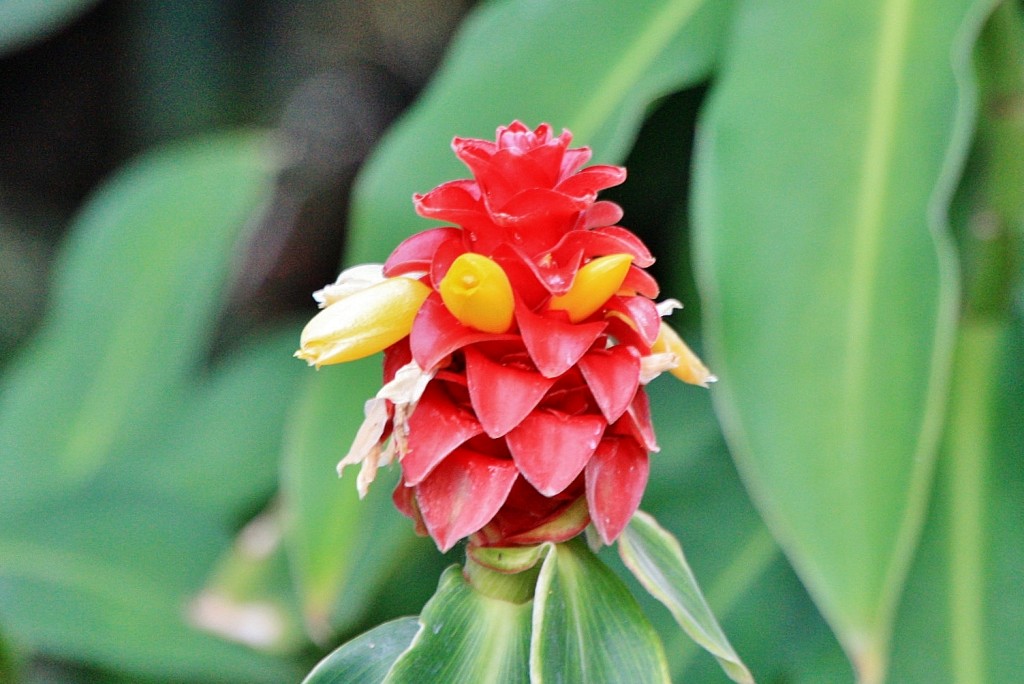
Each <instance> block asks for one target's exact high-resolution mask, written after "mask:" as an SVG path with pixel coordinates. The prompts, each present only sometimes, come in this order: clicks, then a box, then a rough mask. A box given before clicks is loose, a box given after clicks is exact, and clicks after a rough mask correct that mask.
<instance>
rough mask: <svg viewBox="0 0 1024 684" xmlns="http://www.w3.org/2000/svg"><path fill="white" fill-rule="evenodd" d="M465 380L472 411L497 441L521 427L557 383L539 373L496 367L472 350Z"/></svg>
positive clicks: (469, 353) (468, 357)
mask: <svg viewBox="0 0 1024 684" xmlns="http://www.w3.org/2000/svg"><path fill="white" fill-rule="evenodd" d="M466 377H467V379H468V381H469V396H470V398H471V400H472V402H473V410H474V411H476V415H477V418H479V419H480V424H481V425H483V429H484V431H485V432H487V434H488V435H489V436H490V437H494V438H497V437H501V436H503V435H504V434H505V433H507V432H508V431H509V430H511V429H512V428H514V427H515V426H517V425H519V423H521V422H522V420H523V419H524V418H526V416H528V415H530V412H531V411H532V410H533V409H534V408H535V407H536V406H537V403H538V402H539V401H540V400H541V399H542V398H543V397H544V394H545V393H546V392H547V391H548V389H550V388H551V385H553V384H554V383H555V379H554V378H545V377H544V376H543V375H541V374H540V373H535V372H532V371H528V370H523V369H520V368H514V367H511V366H504V365H502V364H500V363H495V362H494V361H491V360H490V359H489V358H487V357H486V356H484V355H483V354H482V353H481V352H479V351H477V350H476V349H474V348H472V347H467V348H466Z"/></svg>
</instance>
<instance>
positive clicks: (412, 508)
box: [391, 480, 429, 537]
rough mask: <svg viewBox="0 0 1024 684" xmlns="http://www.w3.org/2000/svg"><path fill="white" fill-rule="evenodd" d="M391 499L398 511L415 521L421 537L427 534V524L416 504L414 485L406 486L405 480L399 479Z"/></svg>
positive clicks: (417, 532) (417, 531)
mask: <svg viewBox="0 0 1024 684" xmlns="http://www.w3.org/2000/svg"><path fill="white" fill-rule="evenodd" d="M391 500H392V501H393V502H394V504H395V508H397V509H398V512H399V513H401V514H402V515H404V516H405V517H406V518H409V519H410V520H412V521H413V523H415V526H416V527H415V529H416V534H418V535H420V536H421V537H425V536H427V534H429V533H428V532H427V526H426V525H424V524H423V516H422V515H420V508H419V506H418V505H417V504H416V493H415V492H414V491H413V488H412V487H406V486H405V481H404V480H399V481H398V485H396V486H395V490H394V491H393V492H391Z"/></svg>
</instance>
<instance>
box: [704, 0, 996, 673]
mask: <svg viewBox="0 0 1024 684" xmlns="http://www.w3.org/2000/svg"><path fill="white" fill-rule="evenodd" d="M989 4H990V3H988V2H981V1H979V2H970V1H968V0H946V1H943V2H938V3H928V4H925V3H913V2H910V1H904V0H899V1H894V2H880V1H876V2H868V3H863V2H852V1H850V2H838V3H827V4H821V3H815V2H808V1H801V2H790V1H788V0H786V1H782V0H778V1H772V2H749V3H747V4H746V5H745V6H744V8H743V10H742V11H740V13H739V17H738V21H737V26H736V31H735V34H734V40H733V42H732V43H731V45H732V46H733V47H734V49H733V50H732V51H731V52H730V54H729V60H728V63H727V64H726V65H725V66H724V74H723V78H722V80H721V81H720V82H719V83H718V84H717V87H716V90H715V92H714V95H713V97H712V101H711V103H710V106H709V107H708V109H707V110H706V112H705V116H704V117H703V121H702V124H701V138H700V140H699V147H698V156H697V159H696V170H697V186H696V194H695V197H696V210H695V217H696V221H697V229H698V235H697V246H698V249H699V254H698V265H699V270H700V272H699V275H700V282H701V285H702V288H703V292H704V294H705V295H706V303H705V307H706V308H705V313H706V321H707V325H708V334H709V337H710V343H711V344H710V346H711V351H712V354H711V362H712V366H713V367H714V369H715V372H716V373H717V374H718V375H719V376H720V377H721V378H722V383H721V384H720V386H718V387H716V388H715V390H714V394H715V397H716V399H717V400H718V403H717V408H718V409H719V412H720V415H721V417H722V419H723V423H724V426H725V429H726V433H727V436H728V438H729V440H730V443H731V446H732V448H733V451H734V453H735V455H736V458H737V460H738V462H739V464H740V466H741V470H742V472H743V474H744V475H745V479H746V481H747V483H748V485H749V487H750V489H751V491H752V493H753V495H754V497H755V498H756V499H757V501H758V503H759V505H760V507H761V509H762V511H763V513H764V515H765V517H766V518H767V520H768V522H769V524H770V526H771V527H772V529H773V531H774V532H775V534H776V535H777V537H778V539H779V540H780V542H781V543H782V545H783V547H784V548H785V549H786V552H787V554H788V555H789V557H790V558H791V559H792V561H793V563H794V565H795V567H796V569H797V571H798V572H799V573H800V575H801V577H802V578H803V579H804V581H805V583H806V584H807V586H808V588H809V589H810V591H811V593H812V594H813V595H814V596H815V598H816V600H817V602H818V604H819V605H820V606H821V608H822V611H823V612H824V614H825V616H826V617H827V619H828V620H829V622H830V623H831V624H832V626H833V628H834V629H835V630H836V632H837V634H838V635H839V637H840V640H841V641H842V642H843V644H844V647H845V648H846V650H847V652H848V653H849V654H850V656H851V658H852V659H853V661H854V662H855V665H856V667H857V669H858V671H859V675H860V677H861V678H862V680H863V681H877V680H878V679H879V678H880V677H882V676H883V673H884V670H885V661H886V650H887V642H888V637H889V632H890V624H891V619H892V614H893V609H894V605H895V601H896V599H897V597H898V595H899V589H900V586H901V583H902V579H903V577H904V575H905V571H906V567H907V565H908V563H909V560H910V557H911V553H912V551H913V548H914V543H915V539H916V536H917V532H918V528H919V526H920V521H921V517H922V513H923V509H924V503H925V495H926V492H927V485H928V477H929V475H930V472H931V464H932V462H933V458H934V451H935V445H936V440H937V434H938V427H939V425H940V420H939V419H940V418H941V412H942V399H943V392H944V386H945V377H946V375H947V372H946V370H947V366H948V359H949V355H950V347H951V339H952V335H951V333H952V330H953V327H952V313H953V306H954V305H955V299H956V279H955V273H954V271H953V270H952V261H951V259H950V253H949V248H948V244H947V240H946V237H945V234H944V228H945V227H944V225H943V221H942V220H941V217H942V215H943V214H942V207H943V206H944V205H945V203H946V202H948V200H949V193H950V190H951V185H952V184H951V181H952V179H953V175H954V174H955V173H956V171H957V163H955V162H958V161H959V160H960V159H961V158H962V156H963V154H964V151H965V146H966V143H967V140H968V137H969V131H968V130H967V129H966V126H965V123H967V122H968V121H969V114H968V112H969V106H970V98H969V97H967V98H965V97H964V95H963V93H962V92H961V90H960V88H959V87H958V83H957V80H956V78H955V74H954V69H953V67H952V66H951V64H950V54H951V51H952V50H953V47H954V46H956V47H957V48H958V49H957V51H956V54H957V55H958V56H963V55H964V54H965V53H964V49H963V48H964V46H965V44H966V42H965V41H966V39H967V38H969V37H970V35H971V32H970V31H964V27H965V24H974V25H976V24H977V23H978V22H979V21H980V18H981V14H982V10H983V9H984V7H985V6H987V5H989ZM808 25H813V26H814V27H815V30H813V31H809V30H807V26H808ZM965 37H966V38H965ZM766 64H771V65H772V68H771V69H766V68H765V65H766Z"/></svg>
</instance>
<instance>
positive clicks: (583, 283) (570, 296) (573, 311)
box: [549, 254, 633, 323]
mask: <svg viewBox="0 0 1024 684" xmlns="http://www.w3.org/2000/svg"><path fill="white" fill-rule="evenodd" d="M631 263H633V257H631V256H630V255H628V254H611V255H609V256H603V257H598V258H597V259H594V260H593V261H591V262H590V263H588V264H586V265H585V266H583V267H582V268H581V269H580V270H579V271H578V272H577V273H576V277H575V278H574V279H573V281H572V287H570V288H569V291H568V292H566V293H565V294H563V295H557V296H555V297H552V298H551V303H550V304H549V308H551V309H554V310H556V311H565V312H566V313H568V314H569V320H570V321H572V322H573V323H579V322H580V321H582V320H583V319H585V318H587V317H588V316H590V315H591V314H593V313H594V312H595V311H597V310H598V309H600V308H601V307H602V306H603V305H604V303H605V302H607V301H608V298H609V297H611V296H612V295H613V294H615V293H616V292H618V291H619V288H620V287H622V281H624V280H625V279H626V274H627V273H629V265H630V264H631Z"/></svg>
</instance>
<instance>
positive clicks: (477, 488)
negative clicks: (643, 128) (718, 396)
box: [296, 121, 714, 551]
mask: <svg viewBox="0 0 1024 684" xmlns="http://www.w3.org/2000/svg"><path fill="white" fill-rule="evenodd" d="M571 137H572V136H571V135H570V133H569V132H568V131H563V132H562V133H561V135H559V136H557V137H555V136H552V132H551V128H550V126H548V125H547V124H541V125H540V126H538V127H537V128H536V129H534V130H530V129H529V128H528V127H527V126H525V125H523V124H522V123H520V122H518V121H514V122H512V123H511V124H510V125H508V126H503V127H501V128H499V129H498V131H497V137H496V140H495V141H493V142H492V141H487V140H476V139H463V138H456V139H455V140H454V142H453V144H452V147H453V149H454V150H455V154H456V155H457V156H458V158H459V159H460V160H462V161H463V162H464V163H465V164H466V166H468V167H469V169H470V171H471V172H472V175H473V178H472V179H467V180H455V181H450V182H448V183H444V184H442V185H440V186H438V187H437V188H434V189H433V190H431V191H430V192H428V193H426V194H423V195H415V196H414V197H413V202H414V204H415V207H416V211H417V212H418V213H419V214H420V215H421V216H424V217H426V218H431V219H438V220H440V221H443V222H445V223H447V224H450V225H447V226H445V227H441V228H432V229H429V230H425V231H423V232H421V233H418V234H416V235H413V236H412V237H410V238H408V239H407V240H405V241H404V242H402V243H401V244H400V245H398V247H396V248H395V250H394V251H393V252H392V253H391V256H390V257H388V259H387V261H386V262H385V263H384V264H383V266H359V267H356V268H353V269H348V270H346V271H344V272H343V273H342V274H341V276H339V278H338V282H336V283H334V284H333V285H329V286H327V287H326V288H324V289H323V290H321V291H320V292H318V293H316V295H314V297H315V298H316V299H317V301H318V302H319V303H320V304H321V306H322V307H324V308H323V310H322V311H321V312H320V313H319V314H318V315H317V316H316V317H314V318H313V319H312V320H311V321H310V322H309V324H308V325H307V326H306V329H305V330H304V331H303V334H302V339H301V349H300V350H299V351H298V352H296V356H298V357H300V358H302V359H305V360H306V361H308V362H309V363H310V364H311V365H316V366H321V365H328V364H332V363H340V362H344V361H349V360H353V359H356V358H361V357H364V356H368V355H370V354H374V353H376V352H378V351H383V352H384V363H383V376H384V377H383V380H384V386H383V387H382V389H381V391H380V392H378V394H377V396H376V397H374V398H372V399H370V400H369V401H368V402H367V403H366V409H365V410H366V420H365V422H364V424H363V426H362V428H361V429H360V430H359V433H358V434H357V436H356V439H355V442H354V444H353V446H352V449H351V450H350V451H349V453H348V454H347V455H346V456H345V458H344V459H342V461H341V463H340V464H339V471H340V469H341V468H343V467H344V466H347V465H350V464H355V463H361V464H362V472H361V473H360V477H359V480H358V487H359V489H360V493H361V494H363V493H365V491H366V488H367V487H368V486H369V484H370V482H371V481H372V480H373V475H374V474H375V473H376V470H377V468H378V467H380V466H381V465H386V464H388V463H391V462H393V461H398V462H399V463H400V464H401V481H400V482H399V485H398V487H397V489H396V490H395V492H394V501H395V504H396V506H397V507H398V508H399V510H401V511H402V512H403V513H404V514H405V515H407V516H408V517H410V518H411V519H412V520H413V521H415V523H416V526H417V530H418V531H420V532H421V533H425V534H429V535H430V536H431V537H433V538H434V540H435V542H436V543H437V545H438V547H439V548H440V549H441V550H442V551H446V550H448V549H449V548H451V547H452V546H453V545H454V544H455V543H456V542H458V541H459V540H460V539H463V538H467V537H468V538H469V539H470V543H471V544H475V545H478V546H509V545H518V544H534V543H539V542H543V541H555V542H558V541H564V540H566V539H569V538H570V537H573V536H575V535H576V534H578V533H579V532H581V531H582V530H583V528H584V527H586V526H587V524H589V523H591V522H592V523H593V524H594V527H595V528H596V530H597V532H598V533H599V534H600V536H601V538H602V539H603V540H604V542H605V543H611V542H612V541H613V540H614V539H615V538H616V537H617V536H618V535H619V533H620V532H621V531H622V530H623V528H624V527H625V526H626V524H627V523H628V522H629V519H630V518H631V517H632V515H633V513H634V512H635V511H636V508H637V506H638V505H639V503H640V498H641V496H642V494H643V491H644V488H645V486H646V484H647V476H648V470H649V466H648V455H649V454H650V453H651V452H654V451H657V450H658V445H657V442H656V440H655V436H654V429H653V427H652V425H651V417H650V411H649V407H648V401H647V395H646V393H645V391H644V384H646V383H647V382H648V381H650V380H651V379H653V378H654V377H655V376H657V375H658V374H660V373H661V372H664V371H670V372H672V373H673V374H674V375H677V377H679V378H680V379H682V380H684V381H686V382H689V383H693V384H698V385H705V386H706V385H707V383H709V382H713V381H714V376H712V375H711V374H710V373H709V372H708V370H707V369H706V368H705V367H704V365H703V364H702V363H701V362H700V360H699V359H698V358H697V357H696V356H695V355H694V354H693V352H691V351H690V349H689V348H688V347H687V346H686V344H685V343H684V342H683V341H682V340H681V339H680V338H679V336H678V335H677V334H676V333H675V332H674V331H673V330H671V328H669V327H668V325H667V324H665V323H664V322H662V320H661V318H662V316H664V315H667V314H668V313H670V312H671V311H672V309H673V308H676V307H678V306H679V304H678V302H675V301H674V300H667V301H665V302H662V303H661V304H656V303H655V301H654V298H655V297H657V295H658V285H657V283H656V282H655V281H654V279H653V278H652V277H651V276H650V275H648V274H647V272H646V271H645V270H644V269H645V268H647V267H648V266H650V265H651V264H652V263H654V259H653V257H652V256H651V254H650V252H649V251H648V250H647V248H646V247H645V246H644V244H643V243H642V242H641V241H640V239H639V238H637V237H636V236H635V235H634V234H633V233H631V232H630V231H628V230H627V229H625V228H623V227H621V226H619V225H617V223H618V221H619V220H620V219H621V218H622V210H621V209H620V208H619V207H618V205H616V204H614V203H612V202H607V201H599V200H598V199H597V194H598V192H599V191H601V190H603V189H605V188H608V187H611V186H614V185H618V184H620V183H622V182H623V181H624V180H625V178H626V171H625V169H623V168H621V167H618V166H602V165H596V166H589V167H585V168H584V164H586V162H587V161H588V160H589V158H590V150H589V149H588V148H586V147H583V148H570V147H569V143H570V141H571Z"/></svg>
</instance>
